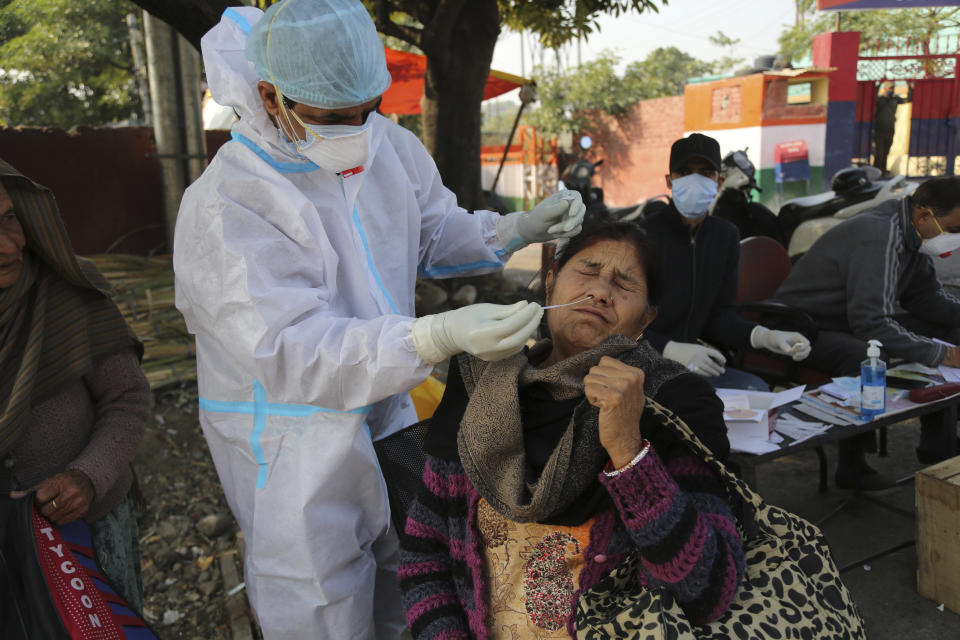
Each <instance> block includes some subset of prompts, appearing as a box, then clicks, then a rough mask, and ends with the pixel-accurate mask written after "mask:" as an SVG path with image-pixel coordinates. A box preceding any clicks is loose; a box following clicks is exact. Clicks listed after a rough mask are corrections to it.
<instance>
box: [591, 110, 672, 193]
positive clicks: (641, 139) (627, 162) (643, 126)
mask: <svg viewBox="0 0 960 640" xmlns="http://www.w3.org/2000/svg"><path fill="white" fill-rule="evenodd" d="M683 105H684V102H683V96H672V97H669V98H655V99H653V100H644V101H642V102H638V103H636V104H635V105H633V106H632V107H630V109H629V110H628V111H627V113H626V114H624V116H622V117H620V118H615V117H613V116H608V115H600V116H599V117H598V119H597V127H596V135H593V134H591V136H592V137H593V140H594V146H593V147H592V148H591V149H590V153H589V156H588V157H589V159H590V160H593V161H596V160H599V159H600V158H603V160H604V162H603V164H602V165H600V167H598V168H597V179H596V182H595V185H596V186H600V187H603V194H604V200H605V202H606V203H607V204H608V205H610V206H613V207H625V206H628V205H632V204H636V203H638V202H640V201H641V200H645V199H646V198H649V197H651V196H655V195H657V194H659V193H665V192H667V186H666V183H665V182H664V175H666V174H667V173H668V168H667V165H668V162H669V159H670V145H671V144H673V141H674V140H676V139H677V138H680V137H682V136H683Z"/></svg>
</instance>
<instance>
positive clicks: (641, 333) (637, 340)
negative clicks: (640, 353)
mask: <svg viewBox="0 0 960 640" xmlns="http://www.w3.org/2000/svg"><path fill="white" fill-rule="evenodd" d="M641 340H643V331H641V332H640V335H638V336H637V339H636V340H634V342H640V341H641Z"/></svg>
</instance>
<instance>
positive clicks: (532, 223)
mask: <svg viewBox="0 0 960 640" xmlns="http://www.w3.org/2000/svg"><path fill="white" fill-rule="evenodd" d="M586 211H587V207H586V206H585V205H584V204H583V198H581V197H580V193H579V192H578V191H571V190H569V189H564V190H563V191H558V192H557V193H555V194H553V195H552V196H550V197H549V198H546V199H545V200H543V201H542V202H540V203H539V204H538V205H537V206H535V207H534V208H533V209H531V210H530V211H517V212H516V213H508V214H507V215H505V216H501V217H500V219H498V220H497V237H498V238H499V239H500V244H502V245H503V248H504V249H506V250H507V251H516V250H517V249H519V248H520V247H522V246H525V245H528V244H530V243H531V242H545V241H547V240H553V239H554V238H572V237H573V236H575V235H577V234H578V233H580V227H581V226H582V225H583V214H584V213H586Z"/></svg>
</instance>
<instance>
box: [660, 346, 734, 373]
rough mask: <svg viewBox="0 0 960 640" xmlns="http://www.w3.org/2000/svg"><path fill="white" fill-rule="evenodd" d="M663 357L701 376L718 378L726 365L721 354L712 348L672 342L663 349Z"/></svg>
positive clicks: (725, 360)
mask: <svg viewBox="0 0 960 640" xmlns="http://www.w3.org/2000/svg"><path fill="white" fill-rule="evenodd" d="M663 357H664V358H668V359H670V360H674V361H676V362H679V363H680V364H682V365H683V366H685V367H686V368H687V369H689V370H690V371H692V372H694V373H696V374H699V375H701V376H718V375H720V374H721V373H723V372H724V368H723V365H725V364H726V363H727V359H726V358H724V357H723V354H722V353H720V352H719V351H717V350H716V349H714V348H713V347H708V346H706V345H702V344H692V343H690V342H674V341H673V340H671V341H670V342H668V343H667V346H665V347H664V348H663Z"/></svg>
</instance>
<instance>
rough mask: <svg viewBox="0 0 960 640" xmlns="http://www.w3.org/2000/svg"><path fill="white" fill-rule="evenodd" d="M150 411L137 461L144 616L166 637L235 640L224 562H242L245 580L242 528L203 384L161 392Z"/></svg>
mask: <svg viewBox="0 0 960 640" xmlns="http://www.w3.org/2000/svg"><path fill="white" fill-rule="evenodd" d="M151 416H152V420H151V423H150V425H149V427H148V428H147V432H146V434H145V435H144V438H143V441H142V442H141V444H140V449H139V452H138V454H137V457H136V459H135V461H134V465H135V468H136V472H137V477H138V480H139V485H140V491H141V492H142V494H143V498H144V501H145V505H144V508H143V509H141V514H140V518H139V523H140V551H141V559H142V563H143V590H144V616H145V617H146V619H147V620H148V622H150V624H151V626H152V627H153V629H154V631H156V633H157V635H158V636H159V637H160V638H161V640H173V639H176V638H186V639H188V640H232V638H233V635H232V634H231V631H230V626H229V619H228V614H227V610H228V607H227V600H228V596H227V594H226V593H225V591H224V588H223V579H222V576H221V564H222V562H223V559H224V558H227V559H232V560H235V561H236V567H237V570H238V571H239V572H240V576H241V577H240V580H242V570H241V569H240V567H241V561H240V557H239V550H238V544H237V532H238V528H237V526H236V523H235V521H234V520H233V517H232V515H231V514H230V510H229V508H228V507H227V503H226V499H225V498H224V496H223V490H222V488H221V486H220V481H219V479H218V477H217V473H216V470H215V469H214V466H213V461H212V460H211V458H210V452H209V451H208V449H207V445H206V442H205V441H204V439H203V434H202V433H201V431H200V425H199V423H198V422H197V392H196V386H195V385H186V386H185V387H184V388H182V389H176V390H173V391H166V392H159V393H157V394H155V404H154V407H153V409H152V411H151ZM211 516H212V518H211ZM204 518H207V520H205V521H204ZM201 522H203V524H200V525H199V526H198V524H199V523H201ZM201 530H202V531H203V532H201ZM237 595H238V596H239V595H242V593H241V594H237ZM232 597H237V596H232ZM241 602H244V603H245V600H241Z"/></svg>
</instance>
